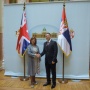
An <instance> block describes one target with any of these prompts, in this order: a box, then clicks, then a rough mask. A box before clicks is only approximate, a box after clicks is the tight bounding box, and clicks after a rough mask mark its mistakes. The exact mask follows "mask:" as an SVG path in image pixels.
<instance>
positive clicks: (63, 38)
mask: <svg viewBox="0 0 90 90" xmlns="http://www.w3.org/2000/svg"><path fill="white" fill-rule="evenodd" d="M57 43H58V45H59V46H60V47H61V50H62V51H63V53H64V54H65V55H66V56H69V55H70V53H71V51H72V45H71V38H70V32H69V28H68V22H67V18H66V12H65V5H63V11H62V18H61V24H60V30H59V34H58V40H57Z"/></svg>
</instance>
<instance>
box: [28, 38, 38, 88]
mask: <svg viewBox="0 0 90 90" xmlns="http://www.w3.org/2000/svg"><path fill="white" fill-rule="evenodd" d="M38 53H39V47H38V46H37V40H36V38H35V37H32V38H31V40H30V45H29V46H28V55H29V60H28V61H29V62H28V74H29V75H30V78H31V87H32V88H33V87H34V85H35V84H37V82H36V81H35V75H36V73H37V74H38V73H39V72H40V58H38V57H37V54H38Z"/></svg>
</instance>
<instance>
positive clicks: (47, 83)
mask: <svg viewBox="0 0 90 90" xmlns="http://www.w3.org/2000/svg"><path fill="white" fill-rule="evenodd" d="M50 84H51V83H50V82H46V83H45V84H43V86H47V85H50Z"/></svg>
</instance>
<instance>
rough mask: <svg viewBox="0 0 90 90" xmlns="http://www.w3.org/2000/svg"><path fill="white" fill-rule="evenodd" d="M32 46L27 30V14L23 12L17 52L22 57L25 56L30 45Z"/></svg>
mask: <svg viewBox="0 0 90 90" xmlns="http://www.w3.org/2000/svg"><path fill="white" fill-rule="evenodd" d="M29 44H30V37H29V33H28V28H27V20H26V12H25V10H24V11H23V14H22V19H21V26H20V30H19V36H18V40H17V46H16V50H17V52H18V54H20V56H22V57H23V56H24V55H25V52H26V49H27V47H28V45H29Z"/></svg>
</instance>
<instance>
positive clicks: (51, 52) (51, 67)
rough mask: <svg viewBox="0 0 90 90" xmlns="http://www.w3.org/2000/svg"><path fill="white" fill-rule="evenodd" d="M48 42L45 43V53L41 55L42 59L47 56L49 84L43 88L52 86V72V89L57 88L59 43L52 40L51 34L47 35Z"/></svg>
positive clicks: (46, 66) (46, 65) (46, 64)
mask: <svg viewBox="0 0 90 90" xmlns="http://www.w3.org/2000/svg"><path fill="white" fill-rule="evenodd" d="M46 40H47V41H46V42H45V43H44V47H43V51H42V53H41V54H40V56H41V57H42V56H43V55H45V68H46V78H47V82H46V83H45V84H44V85H43V86H47V85H50V84H51V80H50V72H51V73H52V86H51V88H55V86H56V63H57V52H58V48H57V43H56V41H53V40H52V39H51V34H50V33H46Z"/></svg>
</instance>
